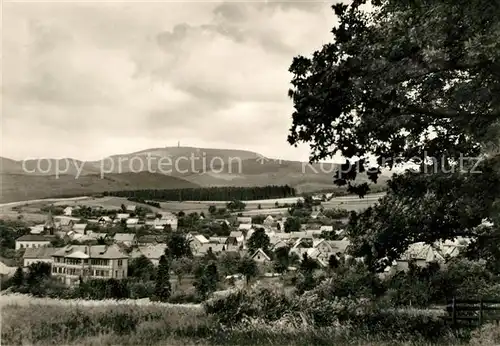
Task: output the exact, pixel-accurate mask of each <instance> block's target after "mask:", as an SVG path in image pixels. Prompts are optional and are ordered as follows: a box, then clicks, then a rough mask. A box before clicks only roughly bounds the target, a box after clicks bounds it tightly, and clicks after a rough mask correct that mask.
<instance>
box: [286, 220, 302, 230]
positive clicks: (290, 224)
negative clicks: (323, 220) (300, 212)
mask: <svg viewBox="0 0 500 346" xmlns="http://www.w3.org/2000/svg"><path fill="white" fill-rule="evenodd" d="M300 227H301V224H300V219H299V218H297V217H289V218H288V219H286V221H285V224H284V228H285V233H290V232H298V231H300Z"/></svg>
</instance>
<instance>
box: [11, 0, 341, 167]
mask: <svg viewBox="0 0 500 346" xmlns="http://www.w3.org/2000/svg"><path fill="white" fill-rule="evenodd" d="M3 20H4V23H3V31H2V35H3V41H2V43H3V47H2V48H3V58H4V60H3V86H4V90H3V93H4V95H3V105H2V106H3V114H2V115H3V116H2V141H3V143H2V144H3V145H2V156H6V157H10V158H14V159H24V158H27V157H74V158H78V159H83V160H93V159H100V158H102V157H105V156H108V155H111V154H117V153H126V152H132V151H136V150H142V149H146V148H150V147H164V146H176V145H177V142H178V141H180V142H181V145H185V146H196V147H205V148H234V149H247V150H252V151H256V152H259V153H261V154H263V155H265V156H268V157H280V158H284V159H293V160H307V159H308V151H309V150H308V146H303V147H302V148H297V149H296V148H293V147H291V146H290V145H289V144H288V143H287V141H286V138H287V135H288V130H289V127H290V125H291V113H292V111H293V107H292V102H291V100H290V99H289V98H288V96H287V91H288V89H289V86H290V80H291V75H290V74H289V72H288V68H289V66H290V63H291V62H292V58H293V57H294V56H295V55H297V54H302V55H309V54H311V53H312V52H313V51H314V50H316V49H319V48H320V47H321V46H322V44H324V43H327V42H330V41H331V40H332V34H331V33H330V30H331V29H332V27H333V26H334V24H335V18H334V15H333V11H332V10H331V9H330V4H329V3H326V2H309V3H304V2H302V3H297V2H296V3H290V2H288V3H280V4H277V3H274V4H273V3H269V4H265V3H251V2H239V3H235V2H233V3H222V2H219V3H215V2H184V3H182V2H175V3H174V2H172V3H168V2H163V3H161V2H149V3H147V2H142V3H131V2H124V3H118V2H105V1H103V2H101V3H98V2H93V3H84V2H82V1H78V2H73V3H71V2H66V3H57V2H44V3H36V2H30V3H15V2H14V3H4V5H3Z"/></svg>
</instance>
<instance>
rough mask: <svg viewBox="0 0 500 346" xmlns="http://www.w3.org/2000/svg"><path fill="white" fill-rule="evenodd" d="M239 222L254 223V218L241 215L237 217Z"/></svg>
mask: <svg viewBox="0 0 500 346" xmlns="http://www.w3.org/2000/svg"><path fill="white" fill-rule="evenodd" d="M236 221H237V222H238V223H240V224H241V223H245V224H250V225H251V224H252V218H251V217H246V216H240V217H238V218H237V219H236Z"/></svg>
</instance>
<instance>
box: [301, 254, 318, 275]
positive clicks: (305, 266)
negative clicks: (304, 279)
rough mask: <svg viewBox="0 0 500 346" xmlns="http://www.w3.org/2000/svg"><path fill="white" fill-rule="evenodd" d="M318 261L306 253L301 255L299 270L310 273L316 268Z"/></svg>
mask: <svg viewBox="0 0 500 346" xmlns="http://www.w3.org/2000/svg"><path fill="white" fill-rule="evenodd" d="M318 268H319V265H318V262H317V261H316V260H314V259H312V258H310V257H309V256H307V253H305V254H303V255H302V261H301V262H300V267H299V270H300V271H301V272H303V273H304V274H307V275H312V273H313V272H314V270H315V269H318Z"/></svg>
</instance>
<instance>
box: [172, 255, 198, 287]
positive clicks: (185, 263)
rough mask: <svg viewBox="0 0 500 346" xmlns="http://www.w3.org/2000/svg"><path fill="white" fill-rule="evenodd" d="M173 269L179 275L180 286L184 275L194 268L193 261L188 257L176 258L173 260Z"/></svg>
mask: <svg viewBox="0 0 500 346" xmlns="http://www.w3.org/2000/svg"><path fill="white" fill-rule="evenodd" d="M172 270H173V271H174V273H175V275H176V276H177V283H178V285H179V286H180V285H181V283H182V278H183V277H184V275H186V274H190V273H191V271H192V270H193V261H192V260H191V259H190V258H186V257H183V258H178V259H175V260H173V261H172Z"/></svg>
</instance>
